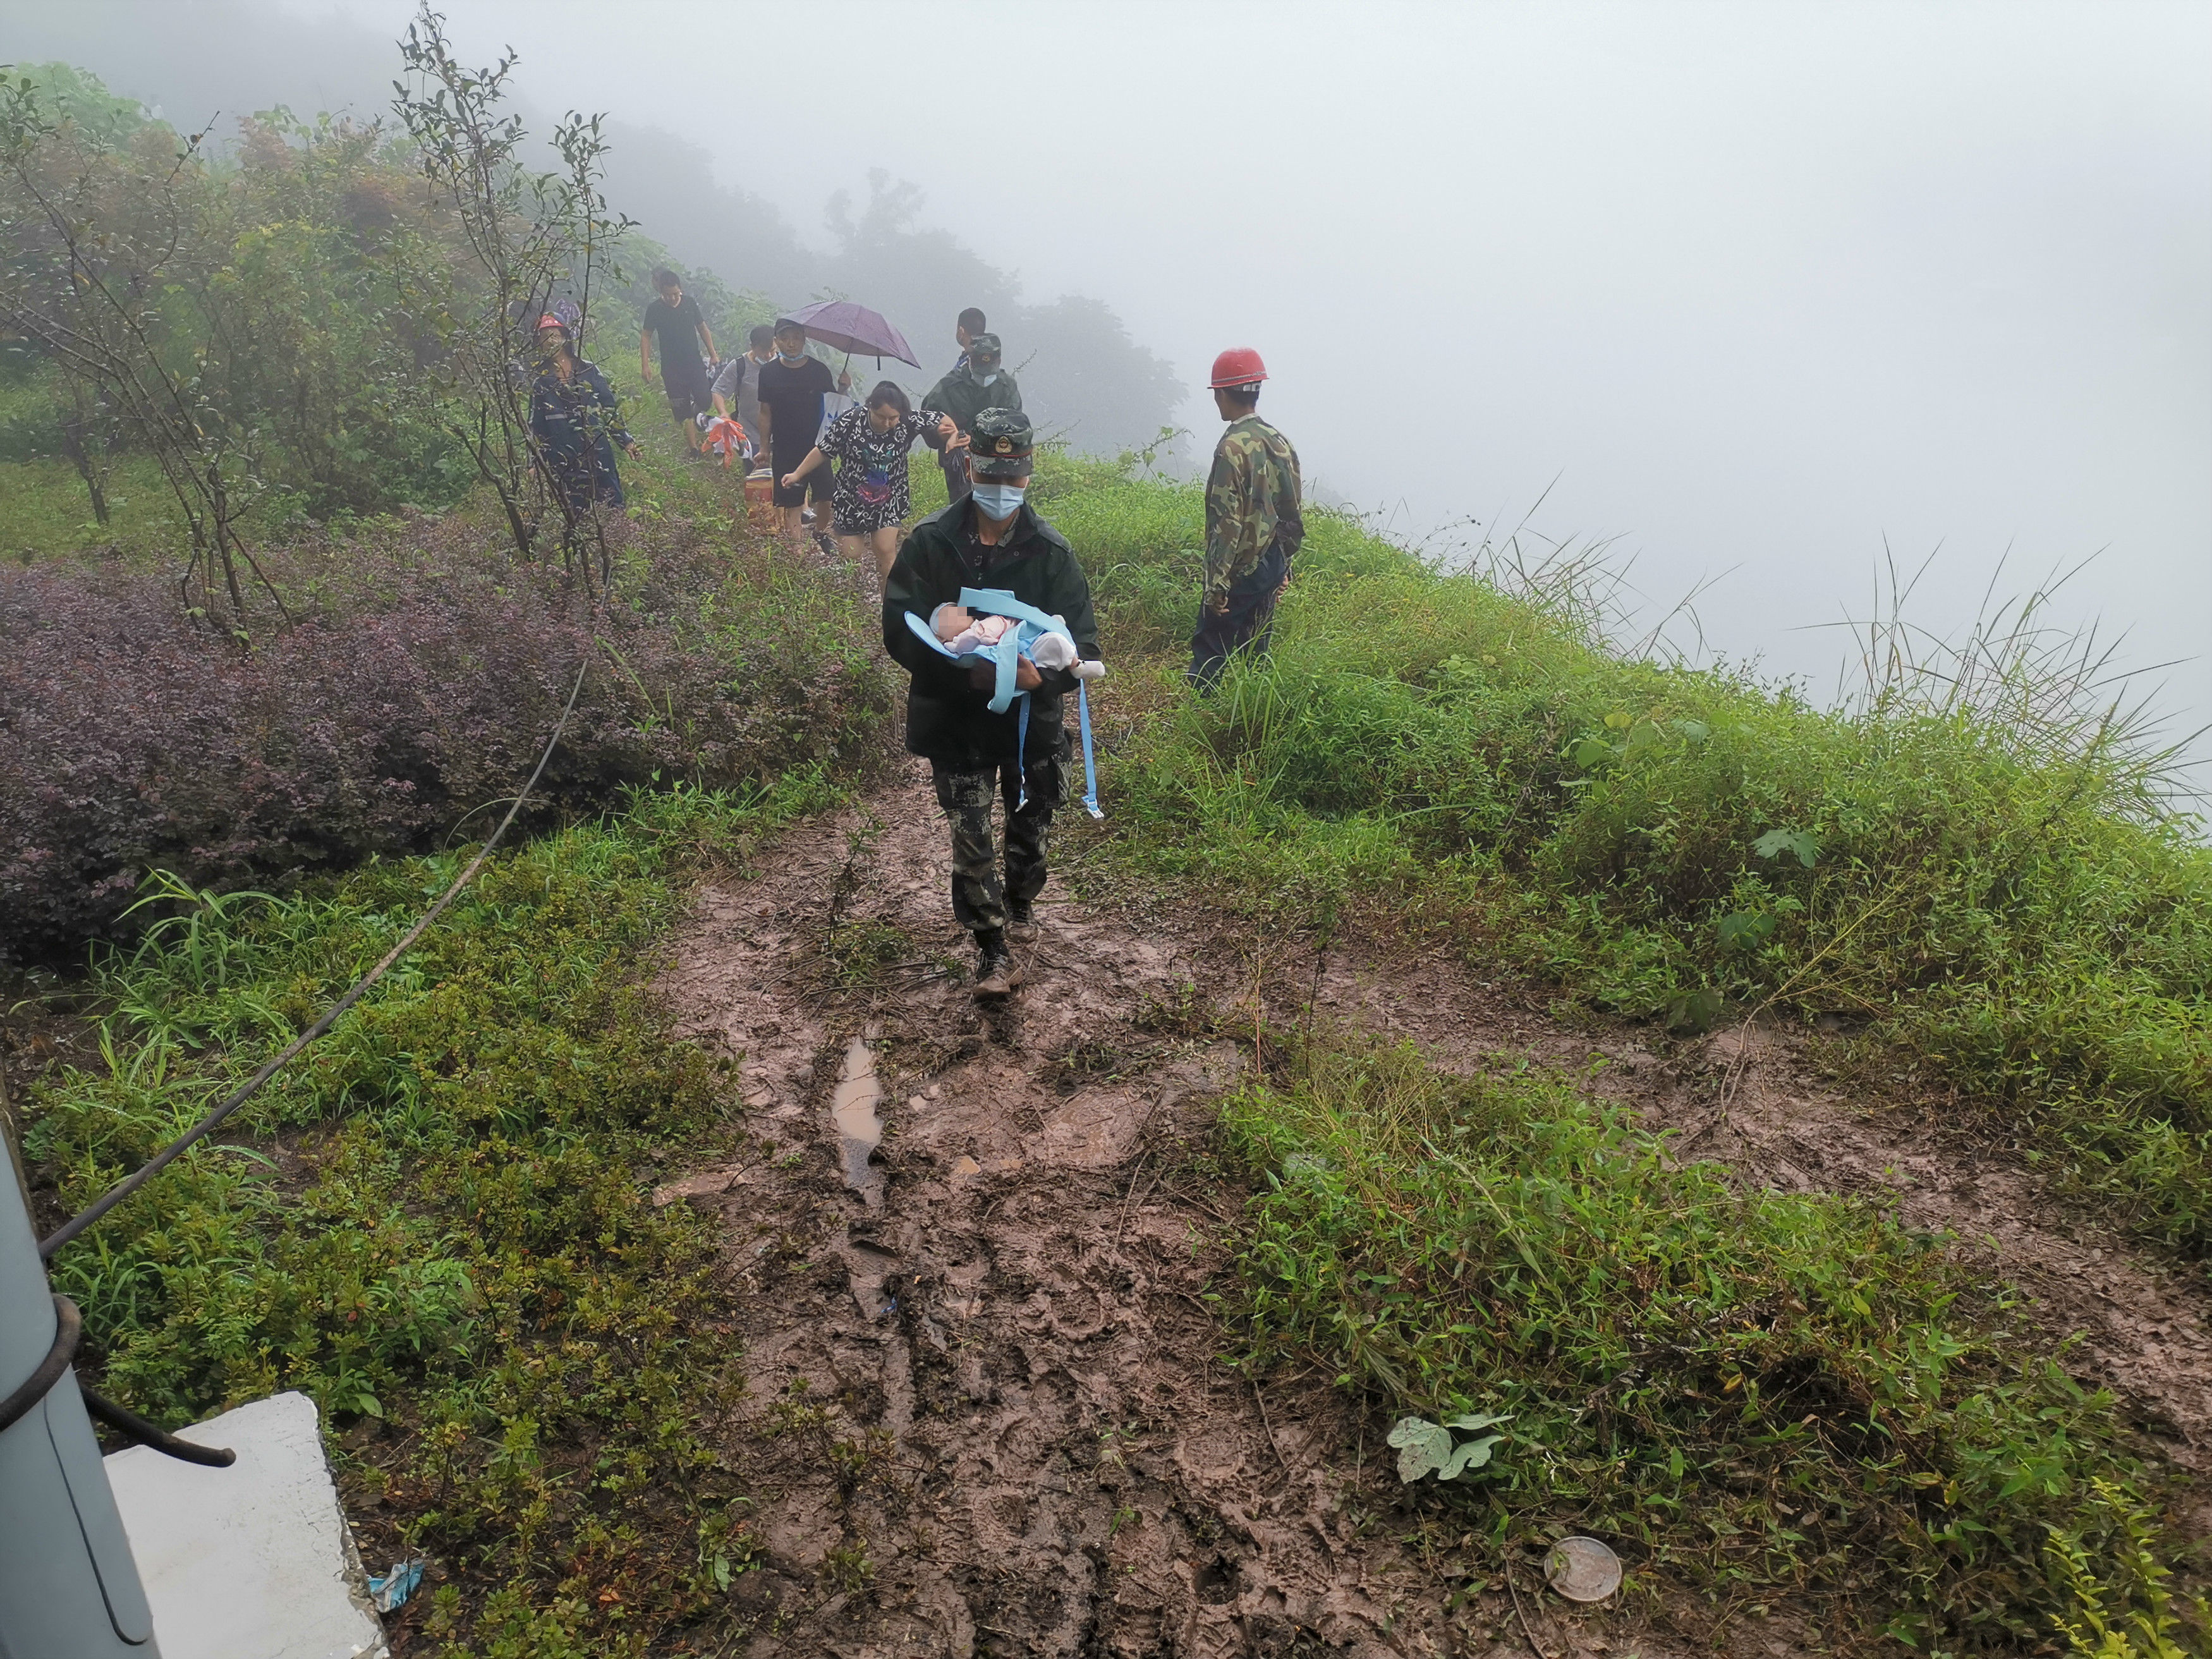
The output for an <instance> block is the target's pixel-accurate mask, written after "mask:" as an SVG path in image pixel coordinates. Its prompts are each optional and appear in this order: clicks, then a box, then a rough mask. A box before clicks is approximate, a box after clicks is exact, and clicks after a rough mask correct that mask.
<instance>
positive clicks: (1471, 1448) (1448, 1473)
mask: <svg viewBox="0 0 2212 1659" xmlns="http://www.w3.org/2000/svg"><path fill="white" fill-rule="evenodd" d="M1503 1439H1504V1435H1502V1434H1493V1435H1490V1436H1488V1437H1485V1438H1483V1439H1480V1440H1470V1441H1468V1443H1467V1444H1465V1445H1464V1446H1462V1447H1461V1448H1460V1449H1458V1450H1457V1451H1455V1452H1454V1453H1453V1454H1452V1455H1450V1456H1449V1457H1448V1458H1446V1459H1445V1460H1444V1464H1443V1468H1440V1469H1438V1470H1437V1480H1457V1479H1458V1478H1459V1477H1460V1476H1461V1475H1462V1474H1465V1473H1466V1472H1467V1471H1468V1470H1469V1469H1479V1468H1481V1467H1482V1466H1483V1465H1484V1464H1485V1463H1487V1462H1489V1461H1490V1449H1491V1448H1492V1446H1495V1445H1496V1444H1497V1443H1498V1442H1499V1441H1501V1440H1503Z"/></svg>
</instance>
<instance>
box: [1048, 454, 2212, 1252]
mask: <svg viewBox="0 0 2212 1659" xmlns="http://www.w3.org/2000/svg"><path fill="white" fill-rule="evenodd" d="M1097 471H1098V469H1097V468H1096V467H1095V466H1093V467H1085V468H1080V469H1069V470H1068V471H1065V472H1060V473H1058V474H1057V475H1055V472H1054V471H1048V472H1047V473H1046V474H1045V475H1044V476H1043V477H1042V479H1041V482H1040V485H1039V488H1038V491H1037V494H1038V495H1039V497H1040V500H1041V501H1042V503H1043V504H1044V506H1045V508H1046V510H1047V511H1048V513H1051V514H1052V515H1053V516H1054V519H1055V520H1056V521H1057V522H1059V523H1060V525H1061V526H1062V527H1063V528H1065V529H1066V530H1067V531H1068V532H1069V533H1070V535H1071V537H1072V538H1073V540H1074V542H1075V544H1076V546H1077V549H1078V550H1079V552H1080V553H1081V554H1082V555H1083V556H1084V558H1085V562H1086V565H1087V567H1088V568H1090V569H1091V571H1092V573H1093V580H1094V583H1095V585H1096V586H1097V588H1098V590H1099V593H1100V601H1101V609H1102V611H1103V614H1104V616H1105V617H1106V618H1107V619H1108V623H1109V625H1108V628H1107V630H1106V631H1107V634H1108V637H1109V655H1111V656H1113V657H1115V659H1116V660H1117V662H1118V663H1119V665H1120V672H1121V676H1122V679H1121V684H1119V685H1118V687H1117V688H1116V695H1117V696H1118V697H1119V698H1120V699H1121V703H1122V705H1123V706H1127V705H1129V704H1132V703H1133V704H1134V705H1136V706H1137V707H1139V708H1141V709H1144V710H1146V711H1147V712H1151V713H1154V714H1156V717H1154V718H1150V719H1146V720H1139V721H1138V722H1137V723H1136V725H1135V726H1134V728H1133V730H1131V731H1128V732H1127V733H1126V734H1123V735H1124V740H1123V741H1121V742H1120V743H1119V744H1118V745H1117V748H1116V750H1115V753H1114V755H1113V757H1112V758H1111V760H1110V762H1109V767H1108V771H1107V782H1108V787H1109V793H1110V795H1111V797H1112V798H1113V800H1114V803H1115V806H1116V809H1117V811H1116V813H1115V817H1116V818H1117V820H1118V823H1119V825H1120V828H1119V829H1118V831H1117V836H1116V840H1115V842H1114V843H1113V847H1114V849H1115V852H1116V853H1117V854H1118V855H1120V856H1123V857H1127V858H1128V859H1131V860H1134V861H1136V862H1137V863H1139V864H1140V865H1141V866H1144V867H1145V868H1147V869H1149V870H1152V871H1153V872H1158V873H1161V874H1164V875H1168V876H1170V877H1173V878H1179V879H1183V880H1188V881H1191V882H1194V883H1195V884H1198V887H1199V890H1200V891H1203V892H1205V893H1206V894H1207V895H1209V896H1212V898H1214V899H1215V900H1216V901H1218V902H1224V903H1227V904H1231V905H1233V906H1236V907H1237V908H1243V909H1244V910H1246V911H1248V912H1249V913H1251V914H1254V915H1264V916H1267V917H1270V918H1273V919H1274V920H1276V921H1283V922H1288V923H1296V924H1298V925H1305V926H1314V927H1320V928H1322V929H1323V930H1326V929H1328V928H1330V927H1334V926H1336V925H1338V924H1339V922H1340V921H1343V920H1345V919H1346V918H1347V916H1352V915H1354V913H1367V914H1370V915H1391V916H1392V917H1394V918H1395V919H1396V920H1397V921H1398V922H1399V923H1400V925H1404V924H1405V923H1406V922H1408V921H1410V922H1412V923H1413V924H1416V925H1421V926H1425V927H1430V928H1432V929H1434V930H1436V931H1438V932H1442V933H1448V934H1451V935H1454V936H1455V937H1457V938H1458V939H1460V940H1461V941H1462V945H1463V946H1464V948H1465V949H1466V950H1467V951H1468V953H1469V954H1470V955H1471V956H1473V957H1477V958H1481V959H1495V958H1497V957H1504V958H1506V959H1508V960H1509V961H1511V962H1513V963H1516V964H1517V965H1519V966H1521V967H1522V968H1524V969H1529V970H1532V971H1534V972H1537V973H1540V974H1541V975H1546V976H1547V977H1549V978H1550V979H1552V980H1553V981H1556V982H1558V983H1559V984H1561V985H1563V986H1565V987H1568V988H1569V989H1571V990H1572V991H1574V992H1576V993H1578V994H1581V995H1583V996H1584V997H1586V998H1588V999H1589V1000H1590V1001H1591V1002H1593V1003H1595V1005H1597V1006H1601V1007H1603V1008H1606V1009H1609V1010H1613V1011H1616V1012H1621V1013H1625V1014H1627V1015H1630V1016H1632V1017H1635V1018H1654V1019H1660V1020H1663V1021H1666V1022H1668V1023H1670V1024H1675V1025H1677V1026H1685V1025H1686V1026H1692V1027H1694V1026H1699V1025H1705V1024H1711V1023H1712V1022H1713V1021H1714V1020H1716V1019H1717V1018H1723V1017H1732V1016H1731V1011H1732V1014H1733V1015H1735V1016H1740V1015H1741V1014H1742V1013H1746V1012H1751V1011H1753V1010H1765V1011H1769V1012H1772V1013H1774V1014H1776V1015H1778V1016H1780V1017H1783V1018H1792V1017H1795V1018H1805V1019H1809V1018H1813V1017H1814V1016H1817V1015H1822V1014H1832V1015H1840V1016H1843V1017H1844V1018H1846V1019H1848V1020H1850V1021H1853V1022H1858V1023H1861V1024H1863V1026H1864V1028H1865V1030H1867V1031H1868V1032H1869V1040H1868V1041H1866V1042H1863V1043H1862V1044H1861V1045H1860V1057H1861V1059H1862V1060H1863V1062H1864V1063H1866V1064H1868V1065H1869V1066H1877V1067H1879V1069H1880V1070H1881V1073H1883V1074H1884V1075H1885V1076H1887V1074H1888V1073H1892V1072H1894V1071H1897V1070H1899V1069H1900V1066H1902V1067H1903V1068H1905V1069H1908V1070H1915V1071H1917V1072H1918V1073H1922V1077H1921V1085H1922V1086H1927V1087H1931V1088H1938V1089H1943V1090H1948V1091H1953V1092H1954V1093H1957V1094H1963V1095H1964V1096H1966V1097H1967V1098H1968V1099H1969V1100H1970V1101H1971V1102H1978V1103H1984V1104H1986V1105H1989V1106H1991V1107H1993V1108H1995V1109H1996V1110H1997V1111H1998V1112H1999V1113H2000V1114H2001V1115H2002V1117H2003V1119H2004V1120H2005V1121H2008V1123H2010V1124H2011V1125H2012V1126H2013V1127H2015V1130H2016V1131H2017V1132H2018V1133H2020V1135H2021V1138H2022V1140H2023V1142H2024V1144H2026V1145H2027V1146H2029V1147H2030V1148H2031V1149H2032V1150H2033V1154H2034V1156H2036V1157H2037V1158H2039V1159H2040V1160H2042V1161H2044V1162H2045V1164H2046V1165H2047V1166H2048V1167H2049V1168H2050V1169H2051V1171H2052V1172H2053V1173H2054V1174H2055V1175H2057V1176H2059V1177H2060V1178H2061V1179H2062V1180H2063V1181H2065V1182H2068V1183H2069V1184H2071V1185H2072V1186H2073V1187H2074V1188H2075V1189H2076V1190H2078V1191H2081V1192H2083V1193H2085V1194H2094V1195H2095V1196H2096V1197H2097V1198H2098V1199H2099V1200H2100V1202H2103V1203H2105V1204H2107V1205H2108V1206H2110V1207H2111V1210H2112V1212H2113V1213H2114V1214H2116V1215H2117V1216H2118V1217H2119V1218H2122V1219H2124V1221H2126V1222H2127V1223H2128V1224H2130V1225H2133V1226H2135V1227H2136V1228H2137V1229H2139V1230H2140V1231H2142V1233H2144V1234H2145V1235H2146V1236H2148V1237H2153V1238H2155V1239H2158V1240H2160V1241H2163V1242H2166V1243H2171V1244H2172V1245H2175V1246H2178V1247H2179V1248H2180V1249H2184V1250H2185V1251H2188V1252H2190V1253H2191V1254H2195V1255H2203V1254H2206V1253H2207V1251H2208V1249H2212V994H2208V987H2212V848H2207V847H2206V846H2204V845H2203V843H2202V842H2199V841H2197V840H2196V839H2195V838H2194V837H2195V834H2196V830H2197V824H2196V823H2195V822H2194V821H2193V820H2192V819H2191V818H2189V817H2185V816H2184V815H2182V814H2181V813H2179V812H2178V811H2173V810H2172V809H2170V808H2169V807H2168V806H2167V805H2166V804H2165V803H2164V801H2163V800H2162V799H2161V798H2160V795H2159V794H2158V793H2157V789H2156V787H2155V777H2154V761H2152V760H2151V759H2148V758H2146V757H2142V756H2140V755H2138V754H2137V753H2136V751H2134V750H2130V748H2129V746H2128V745H2127V744H2125V743H2124V741H2122V740H2121V739H2120V738H2118V737H2116V736H2115V735H2114V732H2113V730H2112V728H2110V727H2107V726H2100V725H2098V724H2097V723H2095V722H2094V721H2092V722H2090V723H2089V724H2087V725H2086V726H2085V725H2083V724H2081V723H2080V722H2078V721H2074V722H2069V721H2067V720H2063V719H2062V720H2057V721H2055V722H2054V721H2052V720H2048V719H2046V718H2045V717H2044V715H2043V714H2042V713H2041V711H2042V710H2043V709H2044V708H2045V702H2044V701H2043V700H2039V697H2038V696H2036V692H2037V691H2038V690H2039V688H2038V687H2036V686H2034V685H2033V684H2006V685H2001V686H1999V687H1997V688H1996V692H1997V693H1998V695H1995V696H1989V697H1987V698H1985V699H1984V700H1982V701H1981V702H1973V701H1972V700H1960V699H1959V698H1956V697H1953V698H1950V699H1948V700H1947V699H1945V698H1942V697H1936V696H1926V695H1923V694H1921V692H1920V691H1919V690H1916V688H1915V687H1913V686H1911V685H1905V686H1898V687H1893V688H1890V689H1889V690H1888V691H1887V692H1886V694H1885V695H1884V696H1882V697H1881V698H1880V699H1878V700H1876V701H1875V703H1874V704H1873V705H1872V706H1871V707H1870V708H1866V709H1861V710H1857V711H1844V712H1833V711H1829V710H1824V709H1819V708H1813V707H1810V706H1808V704H1806V703H1805V702H1803V701H1802V699H1800V698H1798V697H1796V696H1794V695H1793V694H1791V693H1790V692H1788V691H1786V690H1772V689H1770V688H1768V687H1766V686H1764V685H1762V684H1759V683H1757V682H1756V681H1754V680H1752V679H1749V678H1744V677H1741V676H1738V675H1734V674H1729V673H1726V672H1720V671H1692V670H1689V669H1684V668H1680V667H1674V666H1669V665H1661V664H1654V663H1649V662H1640V661H1635V660H1630V659H1624V658H1623V657H1622V656H1621V655H1620V654H1619V653H1616V652H1614V651H1613V650H1612V649H1611V648H1609V647H1607V645H1606V644H1605V641H1603V639H1602V638H1601V636H1600V635H1598V634H1597V632H1596V631H1595V629H1594V628H1593V626H1592V625H1591V623H1590V621H1589V613H1588V611H1587V610H1586V609H1584V608H1580V607H1577V605H1575V604H1573V603H1572V602H1571V599H1572V595H1571V594H1570V595H1567V596H1565V599H1563V597H1562V595H1561V594H1560V593H1559V592H1558V591H1557V590H1556V589H1554V590H1553V591H1551V592H1534V593H1522V594H1516V593H1515V592H1511V591H1509V588H1508V586H1500V585H1498V584H1497V583H1493V582H1490V581H1485V580H1477V579H1475V578H1474V577H1471V576H1468V575H1451V574H1443V573H1441V572H1439V571H1437V570H1436V569H1434V568H1430V567H1429V566H1427V565H1425V564H1424V563H1423V562H1421V561H1420V560H1419V559H1418V558H1417V557H1415V556H1413V555H1412V554H1410V553H1408V552H1406V551H1404V550H1401V549H1398V548H1395V547H1393V546H1391V545H1389V544H1386V543H1384V542H1383V541H1381V540H1380V539H1378V538H1375V537H1373V536H1371V535H1370V534H1368V533H1367V532H1364V530H1363V529H1362V528H1361V527H1360V526H1358V524H1357V523H1355V522H1353V521H1351V520H1346V519H1344V518H1342V517H1340V516H1337V515H1334V514H1329V513H1315V514H1314V515H1313V516H1312V518H1311V520H1310V523H1311V526H1312V533H1311V535H1310V538H1309V541H1308V544H1307V548H1306V550H1305V551H1304V554H1303V555H1302V556H1301V557H1300V559H1299V561H1298V575H1297V581H1296V582H1295V583H1294V585H1293V586H1292V588H1291V595H1290V597H1289V598H1288V599H1286V600H1285V604H1284V606H1283V609H1282V611H1281V613H1280V615H1279V621H1278V624H1277V628H1276V635H1275V652H1274V656H1273V660H1272V661H1271V662H1268V663H1266V664H1263V665H1253V666H1251V667H1249V669H1247V670H1246V671H1243V672H1232V673H1231V675H1230V676H1229V678H1227V680H1226V682H1225V684H1224V686H1223V688H1222V689H1221V690H1220V691H1219V692H1218V694H1217V695H1215V696H1212V697H1208V698H1202V699H1194V698H1189V697H1186V696H1182V693H1181V690H1180V688H1179V686H1178V685H1177V684H1176V682H1175V678H1174V668H1175V665H1176V661H1177V658H1178V655H1179V651H1180V643H1179V642H1180V639H1181V637H1182V631H1183V630H1185V629H1187V628H1188V618H1189V617H1190V616H1191V614H1192V613H1193V611H1194V607H1195V602H1196V572H1197V558H1196V555H1195V553H1194V552H1193V551H1191V550H1192V549H1194V547H1195V546H1196V545H1197V544H1198V541H1199V539H1200V526H1201V510H1200V500H1199V495H1198V492H1197V491H1196V489H1194V488H1190V487H1179V486H1176V485H1173V484H1170V483H1163V482H1158V481H1148V480H1141V479H1135V478H1131V477H1105V478H1103V479H1102V478H1100V477H1097ZM2015 669H2016V671H2017V672H2018V674H2019V675H2020V676H2021V677H2027V676H2032V675H2033V672H2034V671H2035V670H2034V665H2033V663H2029V662H2023V663H2017V664H2015ZM1109 684H1112V683H1111V682H1109Z"/></svg>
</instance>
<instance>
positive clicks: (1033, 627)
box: [906, 587, 1106, 818]
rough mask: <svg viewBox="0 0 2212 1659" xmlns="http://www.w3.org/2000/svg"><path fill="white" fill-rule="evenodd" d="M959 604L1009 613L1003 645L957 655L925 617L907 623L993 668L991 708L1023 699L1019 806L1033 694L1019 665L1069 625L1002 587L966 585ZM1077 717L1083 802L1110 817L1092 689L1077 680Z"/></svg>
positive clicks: (978, 612) (1024, 799)
mask: <svg viewBox="0 0 2212 1659" xmlns="http://www.w3.org/2000/svg"><path fill="white" fill-rule="evenodd" d="M959 603H960V607H961V609H962V610H963V611H968V612H969V614H970V615H972V616H982V617H1006V619H1007V620H1008V621H1009V622H1011V623H1014V624H1015V626H1014V627H1012V628H1009V629H1007V630H1006V632H1005V633H1004V634H1001V635H1000V636H999V641H998V643H997V644H995V645H990V646H986V647H983V648H982V649H981V650H978V651H969V652H966V653H963V654H960V655H957V656H955V655H954V654H953V653H951V651H948V650H947V649H945V641H942V640H940V639H939V638H938V637H937V630H936V629H933V628H932V627H931V626H930V625H929V623H928V620H927V618H925V617H917V616H915V614H914V612H913V611H908V612H907V613H906V625H907V626H908V628H910V629H913V630H914V634H915V638H916V639H918V640H921V641H923V642H924V643H925V644H927V646H928V647H929V648H930V649H931V650H933V651H934V652H936V653H937V654H938V655H939V656H940V657H948V658H951V660H953V661H954V662H961V663H969V664H975V663H987V664H989V665H990V667H991V671H992V677H993V678H992V692H991V702H990V708H991V712H992V713H993V714H1005V713H1006V710H1007V708H1009V707H1010V706H1012V703H1013V702H1014V700H1015V699H1016V698H1019V699H1020V700H1021V705H1022V707H1021V712H1020V714H1018V717H1017V720H1016V734H1015V738H1014V750H1015V753H1016V754H1017V755H1018V756H1019V757H1021V765H1020V766H1018V768H1017V770H1018V771H1019V772H1020V774H1021V775H1022V787H1021V791H1020V800H1019V803H1018V804H1019V805H1027V804H1028V801H1029V787H1028V784H1029V779H1028V769H1027V765H1028V758H1029V757H1028V750H1029V742H1030V694H1029V693H1028V692H1026V691H1023V690H1018V689H1017V688H1016V686H1015V684H1014V673H1015V668H1016V665H1018V663H1019V662H1020V661H1021V659H1023V658H1024V657H1026V656H1028V655H1029V654H1030V647H1031V646H1033V645H1035V644H1036V642H1037V641H1038V639H1040V638H1041V637H1042V635H1046V634H1050V633H1055V632H1064V631H1065V630H1066V623H1063V622H1062V621H1061V620H1060V618H1059V617H1049V616H1047V615H1046V614H1045V613H1044V612H1043V611H1040V610H1038V609H1037V608H1036V606H1035V605H1024V604H1023V603H1022V602H1021V601H1020V600H1019V599H1016V598H1015V597H1014V596H1013V595H1012V593H1009V592H1007V591H1006V589H1005V588H1003V587H963V588H962V589H961V590H960V600H959ZM1075 702H1076V712H1077V718H1078V720H1079V723H1080V725H1081V726H1082V728H1083V784H1084V791H1083V806H1084V810H1085V811H1087V812H1089V813H1090V814H1091V817H1094V818H1103V817H1105V816H1106V815H1105V814H1104V813H1103V812H1102V811H1099V810H1098V769H1097V765H1096V764H1095V763H1093V761H1092V759H1091V692H1090V689H1089V686H1088V684H1087V683H1086V682H1085V681H1083V680H1081V679H1079V680H1077V681H1076V683H1075Z"/></svg>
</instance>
